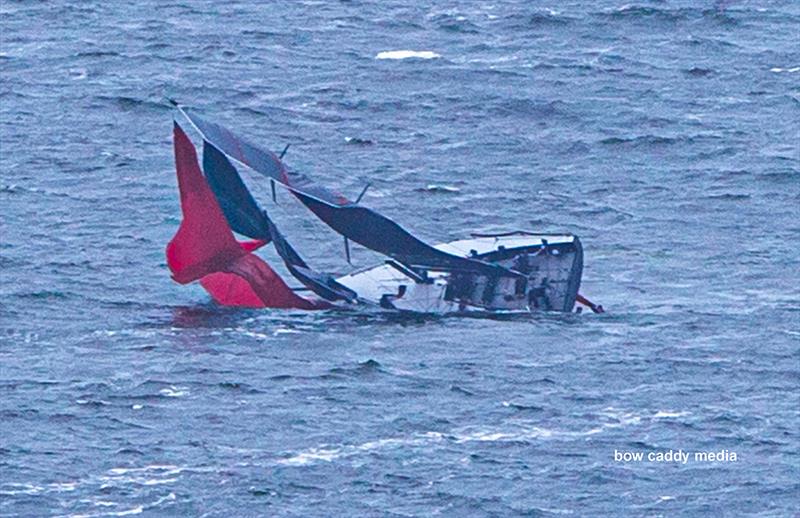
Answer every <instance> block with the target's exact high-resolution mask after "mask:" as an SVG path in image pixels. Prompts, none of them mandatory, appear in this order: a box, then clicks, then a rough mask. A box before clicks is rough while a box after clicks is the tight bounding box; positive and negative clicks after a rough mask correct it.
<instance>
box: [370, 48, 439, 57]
mask: <svg viewBox="0 0 800 518" xmlns="http://www.w3.org/2000/svg"><path fill="white" fill-rule="evenodd" d="M440 57H442V56H441V55H440V54H437V53H436V52H433V51H430V50H386V51H383V52H378V53H377V54H375V59H412V58H413V59H436V58H440Z"/></svg>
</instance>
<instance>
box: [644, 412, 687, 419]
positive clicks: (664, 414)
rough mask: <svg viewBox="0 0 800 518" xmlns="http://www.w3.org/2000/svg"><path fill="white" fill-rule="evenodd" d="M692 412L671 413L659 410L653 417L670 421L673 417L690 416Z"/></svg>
mask: <svg viewBox="0 0 800 518" xmlns="http://www.w3.org/2000/svg"><path fill="white" fill-rule="evenodd" d="M690 413H691V412H670V411H666V410H659V411H658V412H656V413H655V415H653V419H669V418H672V417H683V416H687V415H689V414H690Z"/></svg>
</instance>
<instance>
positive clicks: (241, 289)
mask: <svg viewBox="0 0 800 518" xmlns="http://www.w3.org/2000/svg"><path fill="white" fill-rule="evenodd" d="M173 137H174V141H175V166H176V170H177V175H178V187H179V189H180V193H181V211H182V212H183V221H181V225H180V228H179V229H178V232H177V233H176V234H175V236H174V237H173V238H172V240H171V241H170V242H169V244H168V245H167V264H168V265H169V268H170V270H171V271H172V277H173V279H175V281H177V282H179V283H181V284H186V283H189V282H192V281H196V280H198V279H199V280H200V281H201V284H202V285H203V287H204V288H206V290H207V291H208V292H209V293H210V294H211V296H212V297H213V298H214V299H215V300H216V301H217V302H219V303H221V304H225V305H232V306H247V307H270V308H297V309H322V308H325V307H329V305H328V304H327V303H324V302H322V303H317V302H315V301H311V300H307V299H304V298H303V297H300V296H299V295H297V294H296V293H295V292H294V291H292V289H291V288H289V286H287V285H286V283H285V282H283V279H281V278H280V277H279V276H278V274H277V273H275V271H274V270H273V269H272V268H270V266H269V265H268V264H267V263H265V262H264V261H263V260H262V259H260V258H259V257H258V256H256V255H254V254H253V253H252V250H254V249H255V248H258V246H260V245H261V244H263V243H260V242H248V243H239V242H237V241H236V238H234V236H233V232H232V231H231V229H230V227H229V226H228V223H227V221H226V219H225V216H224V215H223V213H222V209H221V208H220V206H219V204H218V203H217V200H216V198H215V197H214V193H212V192H211V189H210V188H209V186H208V183H207V182H206V179H205V178H204V177H203V173H202V172H201V171H200V165H199V164H198V162H197V153H196V152H195V149H194V146H193V145H192V142H191V141H190V140H189V137H187V136H186V133H184V132H183V130H182V129H181V128H180V126H178V124H177V123H176V124H175V126H174V130H173Z"/></svg>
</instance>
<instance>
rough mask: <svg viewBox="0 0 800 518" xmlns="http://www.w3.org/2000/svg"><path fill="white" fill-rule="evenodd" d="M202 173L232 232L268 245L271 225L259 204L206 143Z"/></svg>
mask: <svg viewBox="0 0 800 518" xmlns="http://www.w3.org/2000/svg"><path fill="white" fill-rule="evenodd" d="M203 172H204V173H205V176H206V180H207V181H208V184H209V185H210V186H211V190H212V191H213V192H214V195H215V196H216V197H217V201H218V202H219V205H220V207H221V208H222V212H223V214H225V219H227V220H228V224H229V225H230V227H231V228H232V229H233V231H234V232H236V233H239V234H242V235H243V236H247V237H250V238H252V239H259V240H263V241H266V242H269V240H270V232H269V224H268V222H267V219H266V217H265V216H264V214H263V213H262V212H261V208H260V207H259V206H258V203H257V202H256V200H255V199H254V198H253V195H252V194H250V191H249V190H248V189H247V187H246V186H245V185H244V182H243V181H242V178H241V176H239V172H238V171H236V168H235V167H233V164H231V163H230V161H229V160H228V158H227V157H226V156H225V155H224V154H223V153H222V152H221V151H220V150H219V149H217V148H216V147H214V145H213V144H210V143H209V142H208V141H203Z"/></svg>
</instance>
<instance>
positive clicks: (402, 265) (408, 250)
mask: <svg viewBox="0 0 800 518" xmlns="http://www.w3.org/2000/svg"><path fill="white" fill-rule="evenodd" d="M173 104H175V106H176V107H177V108H178V110H179V111H180V113H181V114H182V115H183V116H184V117H185V118H186V119H187V120H188V121H189V122H190V123H191V125H192V126H193V127H194V128H195V129H196V130H197V131H198V132H199V133H200V135H201V136H202V138H203V156H202V167H201V165H200V163H199V162H198V158H197V152H196V150H195V147H194V145H193V144H192V142H191V140H190V139H189V137H188V136H187V135H186V133H185V132H184V130H183V128H182V127H181V126H180V124H179V123H178V122H177V121H175V122H174V127H173V140H174V151H175V164H176V172H177V176H178V186H179V189H180V197H181V210H182V213H183V220H182V222H181V225H180V227H179V229H178V232H177V233H176V234H175V236H174V237H173V238H172V240H171V241H170V243H169V244H168V245H167V264H168V266H169V268H170V270H171V271H172V277H173V279H174V280H175V281H176V282H178V283H181V284H186V283H189V282H193V281H199V282H200V284H201V285H202V286H203V288H205V289H206V291H208V293H209V294H210V295H211V297H212V298H213V299H214V300H215V301H217V302H218V303H220V304H223V305H228V306H243V307H256V308H261V307H263V308H267V307H269V308H295V309H328V308H332V307H354V306H364V307H374V308H378V309H383V310H394V311H398V310H399V311H411V312H420V313H451V312H475V311H480V312H530V311H562V312H570V311H572V310H573V308H574V307H575V304H576V302H580V303H582V304H584V305H586V306H588V307H590V308H591V309H592V310H593V311H595V312H602V307H601V306H596V305H594V304H592V303H591V302H589V301H588V300H586V299H585V298H583V297H582V296H580V295H579V293H578V290H579V288H580V282H581V275H582V271H583V249H582V247H581V242H580V240H579V239H578V237H577V236H574V235H572V234H537V233H531V232H524V231H515V232H508V233H499V234H472V236H471V237H470V238H467V239H462V240H458V241H453V242H450V243H443V244H439V245H429V244H427V243H425V242H424V241H422V240H420V239H418V238H417V237H415V236H413V235H412V234H411V233H409V232H408V231H407V230H405V229H404V228H403V227H401V226H400V225H398V224H397V223H395V222H394V221H392V220H391V219H389V218H387V217H386V216H383V215H382V214H379V213H378V212H375V211H374V210H371V209H369V208H367V207H364V206H362V205H361V204H360V198H361V196H359V198H358V199H356V200H355V201H351V200H349V199H348V198H346V197H345V196H343V195H342V194H340V193H338V192H335V191H333V190H330V189H328V188H325V187H322V186H320V185H317V184H316V183H314V182H313V181H312V180H311V179H310V178H308V177H307V176H306V175H304V174H302V173H299V172H296V171H292V170H289V169H288V168H287V167H286V165H285V164H284V162H283V161H282V157H279V156H277V155H275V154H274V153H272V152H270V151H267V150H264V149H262V148H260V147H258V146H256V145H255V144H253V143H251V142H250V141H248V140H246V139H245V138H242V137H240V136H238V135H236V134H235V133H233V132H232V131H230V130H229V129H227V128H225V127H223V126H221V125H219V124H217V123H215V122H211V121H209V120H207V119H205V118H203V117H201V116H199V115H197V114H196V113H195V112H194V111H192V110H189V109H186V108H183V107H181V106H178V105H177V104H176V103H173ZM234 162H235V163H238V164H241V165H243V166H245V167H247V168H250V169H251V170H253V171H255V172H256V173H258V174H260V175H263V176H265V177H266V178H267V179H269V181H270V184H271V187H272V193H273V197H274V195H275V188H276V186H281V187H283V188H285V189H287V190H288V191H289V192H290V193H291V194H292V195H293V196H294V197H295V198H296V199H297V200H298V201H299V202H300V203H301V204H303V205H304V206H305V207H307V208H308V209H309V210H310V211H311V212H312V213H313V214H314V215H315V216H316V217H317V218H319V219H320V220H321V221H323V222H324V223H325V224H327V225H328V226H329V227H330V228H332V229H333V230H335V231H336V232H338V233H339V234H341V235H342V236H344V240H345V250H346V252H347V255H348V260H349V246H350V245H349V243H350V241H353V242H355V243H358V244H360V245H362V246H364V247H366V248H369V249H371V250H373V251H375V252H378V253H380V254H383V255H385V256H386V257H387V260H386V261H385V262H384V263H383V264H379V265H376V266H372V267H370V268H365V269H361V270H357V271H354V272H352V273H349V274H347V275H343V276H336V275H333V274H330V273H325V272H319V271H316V270H314V269H313V268H311V266H309V264H308V263H306V261H305V260H304V259H303V258H302V257H301V255H300V254H299V253H298V252H297V251H296V250H295V248H294V247H293V246H292V245H291V244H290V243H289V241H288V240H287V239H286V237H285V236H284V235H283V234H282V233H281V231H280V230H279V229H278V227H277V226H276V224H275V222H274V221H273V220H272V219H271V218H270V217H269V214H268V213H267V211H266V210H264V209H263V208H262V207H261V206H260V205H259V203H258V202H257V201H256V199H255V198H254V197H253V195H252V193H251V192H250V191H249V189H248V188H247V186H246V185H245V183H244V181H243V180H242V177H241V175H240V174H239V171H238V170H237V169H236V166H235V165H234ZM362 195H363V192H362ZM234 234H239V235H241V236H243V237H246V238H249V240H248V241H238V240H237V239H236V237H235V235H234ZM269 243H272V245H273V246H274V248H275V251H276V252H277V254H278V256H279V257H280V258H281V260H282V261H283V262H284V265H285V266H286V268H287V270H288V271H289V273H290V274H291V275H292V276H293V277H294V278H295V279H296V280H297V281H299V282H300V283H301V284H302V285H303V286H304V288H303V289H302V290H298V289H292V288H291V287H289V286H288V285H287V284H286V282H285V281H284V280H283V279H282V278H281V277H280V276H279V275H278V274H277V272H275V270H273V269H272V267H270V265H269V264H268V263H267V262H266V261H264V259H262V258H261V257H259V256H258V255H256V254H255V252H256V250H258V249H259V248H261V247H263V246H265V245H267V244H269ZM301 293H303V295H301ZM306 293H309V294H313V296H306V295H305V294H306Z"/></svg>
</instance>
